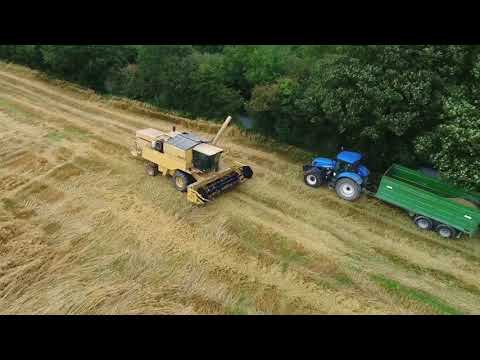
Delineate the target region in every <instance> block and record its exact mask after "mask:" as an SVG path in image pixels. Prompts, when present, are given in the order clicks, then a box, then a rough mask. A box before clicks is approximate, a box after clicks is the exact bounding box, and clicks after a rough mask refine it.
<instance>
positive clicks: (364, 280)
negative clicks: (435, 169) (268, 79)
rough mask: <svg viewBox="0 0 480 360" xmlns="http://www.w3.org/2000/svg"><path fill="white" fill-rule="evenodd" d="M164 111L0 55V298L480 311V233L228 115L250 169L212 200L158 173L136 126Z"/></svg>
mask: <svg viewBox="0 0 480 360" xmlns="http://www.w3.org/2000/svg"><path fill="white" fill-rule="evenodd" d="M173 124H176V126H177V127H178V128H187V129H190V130H195V131H196V132H198V133H200V134H201V135H202V136H204V137H211V136H212V135H213V134H214V133H215V132H216V131H218V129H219V126H220V125H219V124H214V123H211V122H206V121H203V120H190V119H184V118H181V117H179V116H177V115H175V114H165V113H162V112H161V111H159V110H158V109H155V108H153V107H151V106H148V105H145V104H141V103H138V102H134V101H129V100H125V99H112V98H108V99H107V98H102V97H100V96H98V95H96V94H95V93H93V92H91V91H88V90H84V89H81V88H79V87H77V86H74V85H71V84H67V83H64V82H59V81H53V80H49V79H47V78H46V77H45V76H44V75H42V74H40V73H37V72H34V71H31V70H28V69H25V68H22V67H19V66H14V65H6V64H0V148H1V149H2V150H1V152H0V163H1V165H2V166H1V167H0V194H1V200H2V201H1V202H0V255H1V256H0V313H2V314H19V313H21V314H305V313H306V314H309V313H316V314H354V313H358V314H397V313H398V314H410V313H413V314H416V313H457V312H461V313H478V312H479V309H480V299H479V297H478V293H479V289H480V284H479V283H478V280H477V279H478V278H479V274H480V245H479V241H478V240H479V239H478V238H477V239H470V240H469V239H465V240H462V241H458V242H451V243H448V242H444V241H442V240H440V239H438V238H437V237H436V236H435V235H434V234H423V233H419V232H418V231H417V230H416V229H415V228H414V226H413V225H412V224H411V223H410V222H409V219H408V217H406V216H405V215H404V214H403V213H402V212H400V211H399V210H397V209H395V208H392V207H389V206H386V205H384V204H381V203H379V202H377V201H376V200H374V199H366V198H364V199H362V200H361V201H359V202H358V203H356V204H348V203H345V202H342V201H341V200H339V199H338V198H337V197H336V195H335V194H334V193H333V192H330V191H328V190H327V189H318V190H312V189H309V188H307V187H306V186H304V184H303V181H302V176H301V165H302V161H303V159H307V158H308V157H309V156H311V154H308V153H306V152H303V151H301V150H298V149H295V148H293V147H285V146H283V145H281V144H277V143H275V142H272V141H265V139H262V138H261V137H258V136H254V135H250V134H246V133H244V132H243V131H241V130H240V129H239V128H237V127H235V126H232V127H231V128H230V129H229V130H228V132H227V134H226V137H225V138H224V139H223V140H222V143H221V146H223V147H224V148H225V150H226V159H225V162H226V163H228V162H230V161H232V160H239V161H242V162H246V163H249V164H251V165H252V167H253V168H254V171H255V174H256V176H255V177H254V179H253V180H251V181H249V182H247V183H245V184H243V185H242V186H241V187H239V188H237V189H235V190H233V191H230V192H228V193H226V194H224V195H223V196H222V197H220V198H219V199H218V200H217V201H216V202H215V203H213V204H211V205H209V206H207V207H201V208H199V207H195V206H193V205H191V204H189V203H188V202H187V201H186V198H185V196H184V195H183V194H180V193H177V192H175V191H174V190H173V188H172V185H171V182H170V181H169V179H167V178H161V177H159V178H149V177H147V176H145V175H144V173H143V164H142V162H141V161H139V160H135V159H132V158H131V156H130V154H129V147H130V144H131V142H132V137H133V134H134V131H135V130H137V129H138V128H139V127H156V128H159V129H163V130H168V129H169V128H171V126H172V125H173Z"/></svg>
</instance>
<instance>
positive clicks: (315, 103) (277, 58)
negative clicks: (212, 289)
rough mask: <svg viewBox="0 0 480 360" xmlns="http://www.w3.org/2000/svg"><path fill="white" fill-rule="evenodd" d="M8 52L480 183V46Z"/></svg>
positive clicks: (143, 96) (187, 110) (96, 83)
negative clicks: (422, 165)
mask: <svg viewBox="0 0 480 360" xmlns="http://www.w3.org/2000/svg"><path fill="white" fill-rule="evenodd" d="M0 58H2V59H4V60H7V61H13V62H16V63H20V64H24V65H28V66H31V67H33V68H37V69H41V70H43V71H46V72H48V73H50V74H51V75H53V76H57V77H60V78H63V79H66V80H70V81H74V82H77V83H79V84H81V85H84V86H88V87H91V88H93V89H95V90H97V91H100V92H104V93H111V94H114V95H120V96H126V97H129V98H133V99H137V100H141V101H147V102H150V103H152V104H154V105H157V106H159V107H161V108H164V109H169V110H176V111H179V112H182V113H184V114H185V115H188V116H193V117H205V118H209V119H212V120H220V119H223V118H224V116H225V115H226V114H241V113H248V114H249V115H250V116H251V117H252V118H253V119H255V122H254V123H255V126H254V131H256V132H259V133H262V134H264V135H266V136H270V137H273V138H276V139H278V140H280V141H282V142H285V143H289V144H294V145H297V146H300V147H304V148H306V149H309V150H314V151H318V152H322V153H326V154H325V155H333V152H334V151H335V150H336V149H337V146H338V145H340V144H342V145H344V146H346V147H348V148H352V149H357V150H360V151H362V152H364V153H365V154H366V155H367V162H368V165H369V166H370V167H372V168H373V169H374V170H377V171H383V170H385V169H386V168H387V167H388V166H389V165H390V164H391V163H393V162H399V163H402V164H404V165H407V166H417V165H419V164H429V165H433V166H434V167H436V168H437V169H439V170H440V171H441V173H442V174H443V175H444V176H446V177H448V178H449V179H451V180H452V181H454V182H456V183H458V184H460V185H462V186H466V187H469V188H475V189H477V190H480V171H479V169H480V108H479V106H480V104H479V99H480V97H479V95H480V87H479V84H480V81H479V80H480V47H479V46H473V45H469V46H463V45H462V46H460V45H458V46H457V45H455V46H453V45H452V46H447V45H444V46H440V45H436V46H428V45H414V46H396V45H388V46H379V45H375V46H373V45H372V46H312V45H309V46H303V45H291V46H287V45H278V46H277V45H271V46H253V45H250V46H247V45H237V46H233V45H199V46H192V45H148V46H147V45H124V46H119V45H22V46H20V45H2V46H0Z"/></svg>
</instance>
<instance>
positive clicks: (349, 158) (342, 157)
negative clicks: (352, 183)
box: [335, 151, 362, 173]
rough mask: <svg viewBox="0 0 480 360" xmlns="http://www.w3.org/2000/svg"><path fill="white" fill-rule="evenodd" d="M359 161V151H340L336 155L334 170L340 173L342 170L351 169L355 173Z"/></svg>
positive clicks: (360, 156)
mask: <svg viewBox="0 0 480 360" xmlns="http://www.w3.org/2000/svg"><path fill="white" fill-rule="evenodd" d="M361 161H362V155H361V154H360V153H356V152H352V151H342V152H341V153H339V154H338V155H337V161H336V163H335V172H336V173H342V172H344V171H351V172H355V173H356V172H357V170H358V167H359V166H360V162H361Z"/></svg>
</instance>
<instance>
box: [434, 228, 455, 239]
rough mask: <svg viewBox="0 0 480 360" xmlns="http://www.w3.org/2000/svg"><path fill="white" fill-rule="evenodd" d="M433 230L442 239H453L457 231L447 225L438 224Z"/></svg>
mask: <svg viewBox="0 0 480 360" xmlns="http://www.w3.org/2000/svg"><path fill="white" fill-rule="evenodd" d="M435 230H436V231H437V234H438V235H440V236H441V237H442V238H444V239H453V238H455V236H457V231H456V230H455V229H454V228H451V227H450V226H448V225H444V224H440V225H438V226H437V228H436V229H435Z"/></svg>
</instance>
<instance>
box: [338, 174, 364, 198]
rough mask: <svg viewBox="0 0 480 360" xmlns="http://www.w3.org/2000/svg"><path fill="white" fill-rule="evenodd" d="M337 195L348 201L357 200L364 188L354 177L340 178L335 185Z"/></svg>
mask: <svg viewBox="0 0 480 360" xmlns="http://www.w3.org/2000/svg"><path fill="white" fill-rule="evenodd" d="M335 190H336V192H337V195H338V196H339V197H340V198H341V199H343V200H346V201H356V200H358V198H359V197H360V195H362V188H361V187H360V185H358V184H357V183H356V182H355V181H353V180H352V179H340V180H338V181H337V183H336V185H335Z"/></svg>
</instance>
